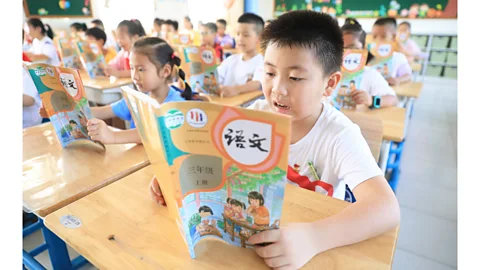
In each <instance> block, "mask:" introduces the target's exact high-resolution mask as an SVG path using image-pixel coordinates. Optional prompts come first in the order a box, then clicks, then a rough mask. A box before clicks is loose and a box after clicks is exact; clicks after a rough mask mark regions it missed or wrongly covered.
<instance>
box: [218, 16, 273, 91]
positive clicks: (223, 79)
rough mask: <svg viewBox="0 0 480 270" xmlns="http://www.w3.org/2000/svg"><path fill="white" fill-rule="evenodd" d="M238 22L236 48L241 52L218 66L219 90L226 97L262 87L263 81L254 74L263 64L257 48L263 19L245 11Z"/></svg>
mask: <svg viewBox="0 0 480 270" xmlns="http://www.w3.org/2000/svg"><path fill="white" fill-rule="evenodd" d="M237 22H238V24H237V35H236V42H237V45H236V48H237V49H238V50H239V51H240V53H238V54H234V55H231V56H229V57H228V58H227V59H225V60H224V61H223V62H222V64H220V66H219V67H218V68H217V72H218V76H219V80H218V81H219V84H220V89H219V90H220V93H222V94H223V96H225V97H230V96H236V95H238V94H242V93H247V92H252V91H258V90H260V89H261V83H260V81H259V80H255V79H254V75H255V72H256V71H257V69H258V68H259V67H261V66H262V65H263V56H262V55H261V54H260V53H259V52H258V49H257V48H258V45H259V43H260V35H261V33H262V31H263V25H264V22H263V19H262V18H261V17H260V16H257V15H255V14H252V13H245V14H243V15H242V16H240V17H239V18H238V21H237Z"/></svg>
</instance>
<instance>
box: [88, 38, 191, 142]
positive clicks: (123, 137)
mask: <svg viewBox="0 0 480 270" xmlns="http://www.w3.org/2000/svg"><path fill="white" fill-rule="evenodd" d="M130 61H131V70H132V75H131V76H132V79H133V83H134V84H135V85H136V86H137V88H138V90H139V91H141V92H143V93H145V94H148V95H150V96H151V97H152V98H154V99H156V100H157V101H158V102H159V103H160V104H161V103H166V102H173V101H183V100H191V99H192V90H191V88H190V86H189V85H188V83H187V82H186V81H185V73H184V72H183V70H182V69H180V68H179V69H178V75H179V77H180V78H181V79H182V80H183V81H184V83H185V90H184V91H183V92H182V93H180V92H179V91H177V90H175V89H173V88H172V87H169V83H171V80H172V70H173V68H174V67H180V62H181V61H180V58H178V56H175V54H174V51H173V49H172V47H170V45H168V44H167V42H166V41H165V40H163V39H161V38H157V37H145V38H141V39H139V40H138V41H137V42H135V44H134V45H133V48H132V53H131V55H130ZM92 115H93V117H95V118H93V119H91V120H90V121H88V123H87V129H88V135H89V136H90V137H91V138H92V140H96V141H100V142H102V143H104V144H123V143H142V141H141V138H140V135H139V134H138V132H137V130H136V129H135V128H132V129H129V130H120V131H113V130H112V129H110V128H108V126H107V124H106V123H105V122H104V121H103V120H102V119H108V118H112V117H114V116H118V117H120V118H122V119H123V120H127V121H130V122H131V123H133V119H132V115H131V113H130V111H129V109H128V106H127V103H126V101H125V99H121V100H120V101H117V102H115V103H113V104H111V105H110V106H103V107H97V108H92ZM133 127H134V126H133Z"/></svg>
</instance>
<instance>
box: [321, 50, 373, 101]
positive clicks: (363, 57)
mask: <svg viewBox="0 0 480 270" xmlns="http://www.w3.org/2000/svg"><path fill="white" fill-rule="evenodd" d="M367 55H368V51H367V50H350V49H346V50H345V51H344V52H343V63H342V80H341V81H340V83H339V84H338V86H337V88H336V89H335V90H334V91H333V93H332V95H331V97H330V100H331V101H332V103H333V106H334V107H335V108H337V109H339V110H340V109H342V108H346V109H353V108H355V107H356V104H355V101H353V100H352V97H351V94H352V92H353V91H355V90H356V89H360V85H361V83H362V78H363V71H364V67H365V64H366V62H367Z"/></svg>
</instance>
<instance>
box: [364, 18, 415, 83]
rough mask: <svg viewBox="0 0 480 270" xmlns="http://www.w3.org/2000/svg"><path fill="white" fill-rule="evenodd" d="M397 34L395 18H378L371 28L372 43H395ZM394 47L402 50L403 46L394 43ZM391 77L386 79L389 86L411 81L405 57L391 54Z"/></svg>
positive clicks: (408, 65)
mask: <svg viewBox="0 0 480 270" xmlns="http://www.w3.org/2000/svg"><path fill="white" fill-rule="evenodd" d="M396 34H397V21H396V20H395V18H380V19H378V20H376V21H375V23H374V24H373V28H372V37H373V40H374V42H378V43H381V42H392V41H395V36H396ZM396 47H397V49H399V50H403V46H401V44H399V43H398V42H396ZM392 61H393V63H392V69H393V70H392V72H391V73H390V74H391V77H389V78H388V79H387V81H388V84H390V85H399V84H401V83H406V82H409V81H411V80H412V68H411V67H410V64H409V63H408V60H407V57H405V55H404V54H403V53H400V52H393V57H392Z"/></svg>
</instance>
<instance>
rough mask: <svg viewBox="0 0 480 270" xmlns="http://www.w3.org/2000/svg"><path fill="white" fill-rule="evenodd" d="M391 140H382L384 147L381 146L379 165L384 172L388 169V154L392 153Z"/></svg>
mask: <svg viewBox="0 0 480 270" xmlns="http://www.w3.org/2000/svg"><path fill="white" fill-rule="evenodd" d="M391 145H392V142H391V141H386V140H383V141H382V147H381V148H380V157H379V158H378V166H380V169H382V171H383V173H385V172H386V171H387V162H388V156H389V155H390V146H391Z"/></svg>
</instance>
